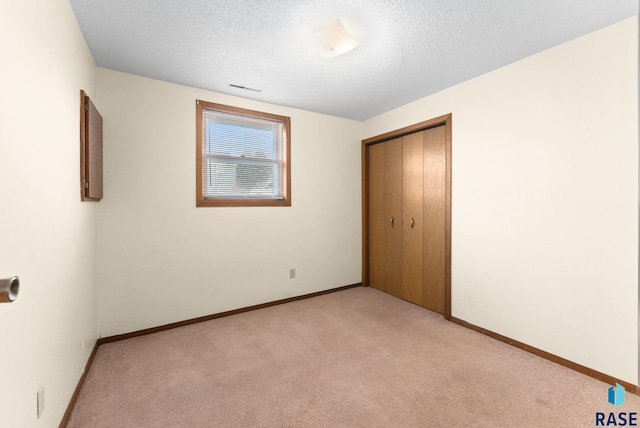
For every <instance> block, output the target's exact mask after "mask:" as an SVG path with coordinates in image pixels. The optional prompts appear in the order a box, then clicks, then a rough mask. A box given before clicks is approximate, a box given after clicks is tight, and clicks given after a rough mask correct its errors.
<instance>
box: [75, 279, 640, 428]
mask: <svg viewBox="0 0 640 428" xmlns="http://www.w3.org/2000/svg"><path fill="white" fill-rule="evenodd" d="M612 355H615V353H612ZM608 387H609V385H607V384H605V383H603V382H600V381H598V380H595V379H593V378H590V377H587V376H585V375H582V374H580V373H577V372H574V371H572V370H570V369H567V368H564V367H561V366H559V365H556V364H554V363H551V362H549V361H547V360H544V359H542V358H539V357H536V356H534V355H531V354H529V353H527V352H524V351H522V350H519V349H516V348H514V347H512V346H509V345H507V344H504V343H502V342H499V341H496V340H493V339H491V338H488V337H486V336H483V335H481V334H479V333H476V332H473V331H471V330H468V329H466V328H463V327H460V326H457V325H455V324H452V323H449V322H447V321H445V320H444V318H443V317H442V316H441V315H438V314H435V313H433V312H430V311H428V310H426V309H423V308H420V307H418V306H415V305H413V304H410V303H408V302H405V301H402V300H399V299H396V298H393V297H391V296H389V295H386V294H384V293H381V292H379V291H377V290H375V289H372V288H363V287H358V288H353V289H349V290H345V291H340V292H336V293H333V294H328V295H324V296H320V297H315V298H312V299H307V300H303V301H298V302H293V303H288V304H284V305H280V306H275V307H271V308H266V309H261V310H257V311H253V312H248V313H244V314H240V315H234V316H231V317H227V318H221V319H217V320H212V321H207V322H204V323H200V324H195V325H191V326H187V327H182V328H178V329H174V330H169V331H165V332H161V333H156V334H153V335H148V336H143V337H139V338H135V339H129V340H125V341H121V342H116V343H111V344H106V345H103V346H101V347H100V349H99V350H98V353H97V354H96V358H95V360H94V362H93V366H92V368H91V371H90V372H89V374H88V376H87V378H86V382H85V384H84V387H83V388H82V391H81V393H80V395H79V398H78V401H77V403H76V406H75V408H74V410H73V413H72V415H71V418H70V421H69V424H68V426H69V427H91V428H96V427H136V428H139V427H592V426H595V417H596V416H595V415H596V412H604V413H605V414H606V415H607V417H608V414H609V412H611V411H613V412H615V413H616V414H618V413H619V412H627V413H628V412H637V411H639V410H640V397H638V396H635V395H633V394H630V393H627V394H626V403H625V404H623V405H622V406H621V407H619V408H618V409H616V408H615V406H613V405H611V404H609V403H608V402H607V389H608Z"/></svg>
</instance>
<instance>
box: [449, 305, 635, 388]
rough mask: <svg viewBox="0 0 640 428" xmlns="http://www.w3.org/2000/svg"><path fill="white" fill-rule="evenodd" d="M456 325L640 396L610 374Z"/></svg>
mask: <svg viewBox="0 0 640 428" xmlns="http://www.w3.org/2000/svg"><path fill="white" fill-rule="evenodd" d="M449 321H451V322H452V323H454V324H458V325H459V326H462V327H465V328H468V329H470V330H473V331H476V332H478V333H481V334H484V335H485V336H489V337H491V338H493V339H496V340H499V341H501V342H504V343H506V344H509V345H511V346H515V347H516V348H519V349H522V350H523V351H527V352H529V353H530V354H534V355H537V356H538V357H540V358H544V359H545V360H549V361H551V362H553V363H556V364H559V365H561V366H564V367H567V368H569V369H571V370H574V371H576V372H578V373H582V374H584V375H587V376H589V377H592V378H594V379H598V380H600V381H602V382H606V383H608V384H609V385H613V384H615V383H618V384H620V385H622V386H623V387H624V388H625V390H627V391H629V392H631V393H633V394H636V395H640V390H639V389H638V386H637V385H634V384H632V383H630V382H627V381H624V380H622V379H618V378H615V377H613V376H610V375H608V374H605V373H602V372H599V371H597V370H594V369H591V368H589V367H586V366H583V365H581V364H578V363H576V362H573V361H571V360H567V359H566V358H562V357H559V356H557V355H554V354H551V353H549V352H547V351H543V350H542V349H538V348H536V347H533V346H529V345H527V344H526V343H522V342H519V341H517V340H514V339H511V338H510V337H507V336H503V335H501V334H498V333H495V332H493V331H491V330H487V329H485V328H482V327H480V326H477V325H475V324H471V323H470V322H467V321H464V320H462V319H460V318H456V317H451V319H450V320H449Z"/></svg>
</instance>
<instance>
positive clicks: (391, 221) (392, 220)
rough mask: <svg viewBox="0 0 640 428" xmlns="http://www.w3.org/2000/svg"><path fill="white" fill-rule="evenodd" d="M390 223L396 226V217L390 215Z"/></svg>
mask: <svg viewBox="0 0 640 428" xmlns="http://www.w3.org/2000/svg"><path fill="white" fill-rule="evenodd" d="M390 223H391V227H396V218H395V217H393V216H392V217H391V220H390Z"/></svg>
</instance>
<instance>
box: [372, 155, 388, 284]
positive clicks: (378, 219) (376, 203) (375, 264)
mask: <svg viewBox="0 0 640 428" xmlns="http://www.w3.org/2000/svg"><path fill="white" fill-rule="evenodd" d="M368 152H369V176H368V179H369V285H371V286H372V287H374V288H377V289H378V290H380V291H384V290H385V242H384V237H385V227H386V226H387V222H386V219H385V210H384V195H385V174H384V172H385V169H384V165H385V161H384V158H385V156H384V152H385V150H384V144H376V145H373V146H371V147H369V151H368Z"/></svg>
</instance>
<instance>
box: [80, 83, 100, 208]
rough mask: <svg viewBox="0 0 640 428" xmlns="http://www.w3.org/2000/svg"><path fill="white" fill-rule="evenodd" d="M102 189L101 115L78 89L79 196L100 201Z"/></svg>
mask: <svg viewBox="0 0 640 428" xmlns="http://www.w3.org/2000/svg"><path fill="white" fill-rule="evenodd" d="M102 196H103V189H102V116H100V113H99V112H98V109H96V106H95V105H94V104H93V102H91V99H90V98H89V97H88V96H87V94H86V93H85V92H84V91H82V90H81V91H80V197H81V199H82V200H83V201H100V200H101V199H102Z"/></svg>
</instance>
